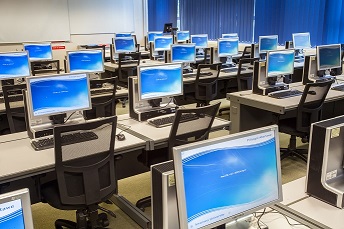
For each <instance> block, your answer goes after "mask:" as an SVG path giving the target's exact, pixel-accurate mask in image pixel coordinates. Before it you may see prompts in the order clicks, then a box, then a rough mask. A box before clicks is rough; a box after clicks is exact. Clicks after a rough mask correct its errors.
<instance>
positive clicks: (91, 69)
mask: <svg viewBox="0 0 344 229" xmlns="http://www.w3.org/2000/svg"><path fill="white" fill-rule="evenodd" d="M67 72H70V73H79V72H88V73H100V72H104V53H103V49H85V50H76V51H68V52H67Z"/></svg>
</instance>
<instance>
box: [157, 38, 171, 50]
mask: <svg viewBox="0 0 344 229" xmlns="http://www.w3.org/2000/svg"><path fill="white" fill-rule="evenodd" d="M172 44H173V36H171V35H169V36H162V37H154V51H155V52H158V51H168V50H171V45H172Z"/></svg>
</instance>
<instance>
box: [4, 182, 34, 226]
mask: <svg viewBox="0 0 344 229" xmlns="http://www.w3.org/2000/svg"><path fill="white" fill-rule="evenodd" d="M0 209H1V211H0V228H1V229H5V228H16V229H33V221H32V211H31V201H30V194H29V190H28V189H26V188H25V189H20V190H17V191H12V192H8V193H4V194H1V195H0Z"/></svg>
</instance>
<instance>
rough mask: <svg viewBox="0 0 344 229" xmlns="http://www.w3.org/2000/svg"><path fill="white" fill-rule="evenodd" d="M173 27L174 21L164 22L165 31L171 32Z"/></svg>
mask: <svg viewBox="0 0 344 229" xmlns="http://www.w3.org/2000/svg"><path fill="white" fill-rule="evenodd" d="M172 29H173V23H165V24H164V30H163V32H164V33H171V32H172Z"/></svg>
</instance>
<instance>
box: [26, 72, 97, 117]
mask: <svg viewBox="0 0 344 229" xmlns="http://www.w3.org/2000/svg"><path fill="white" fill-rule="evenodd" d="M27 89H28V100H29V102H28V104H29V111H30V116H31V117H32V118H39V117H49V118H50V119H51V120H53V122H54V121H56V122H59V121H61V117H65V115H66V113H67V112H74V111H82V110H89V109H91V108H92V105H91V96H90V85H89V76H88V74H87V73H70V74H59V75H46V76H33V77H28V78H27Z"/></svg>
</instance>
